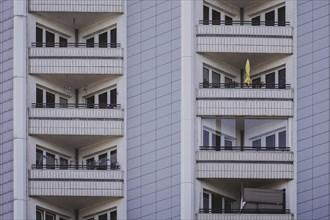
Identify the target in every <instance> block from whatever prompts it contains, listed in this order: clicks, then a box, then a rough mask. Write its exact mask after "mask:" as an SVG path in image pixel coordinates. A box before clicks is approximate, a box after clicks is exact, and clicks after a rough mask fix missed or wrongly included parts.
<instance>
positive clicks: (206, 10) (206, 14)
mask: <svg viewBox="0 0 330 220" xmlns="http://www.w3.org/2000/svg"><path fill="white" fill-rule="evenodd" d="M209 13H210V8H209V7H207V6H205V5H204V6H203V24H204V25H207V24H209Z"/></svg>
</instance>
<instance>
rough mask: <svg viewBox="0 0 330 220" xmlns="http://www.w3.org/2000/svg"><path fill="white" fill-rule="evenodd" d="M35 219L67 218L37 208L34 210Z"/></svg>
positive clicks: (52, 219)
mask: <svg viewBox="0 0 330 220" xmlns="http://www.w3.org/2000/svg"><path fill="white" fill-rule="evenodd" d="M36 219H37V220H56V219H59V220H66V219H67V218H65V217H63V216H61V215H58V214H55V213H53V212H51V211H46V210H43V209H41V208H37V210H36Z"/></svg>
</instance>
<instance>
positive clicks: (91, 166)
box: [86, 157, 95, 170]
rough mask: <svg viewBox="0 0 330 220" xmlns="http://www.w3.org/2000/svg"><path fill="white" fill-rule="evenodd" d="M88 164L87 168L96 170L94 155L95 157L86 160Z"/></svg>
mask: <svg viewBox="0 0 330 220" xmlns="http://www.w3.org/2000/svg"><path fill="white" fill-rule="evenodd" d="M86 165H87V169H88V170H94V168H95V160H94V157H93V158H89V159H87V160H86Z"/></svg>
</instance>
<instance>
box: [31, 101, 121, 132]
mask: <svg viewBox="0 0 330 220" xmlns="http://www.w3.org/2000/svg"><path fill="white" fill-rule="evenodd" d="M123 120H124V111H123V109H121V107H120V105H113V104H109V105H96V104H93V105H91V104H63V103H47V104H44V103H37V104H32V108H30V109H29V134H30V135H65V136H67V135H83V136H85V135H88V136H122V135H123V134H124V122H123Z"/></svg>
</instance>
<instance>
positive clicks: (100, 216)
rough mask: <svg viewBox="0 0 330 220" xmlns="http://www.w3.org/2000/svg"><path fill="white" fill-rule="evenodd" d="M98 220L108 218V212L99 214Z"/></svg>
mask: <svg viewBox="0 0 330 220" xmlns="http://www.w3.org/2000/svg"><path fill="white" fill-rule="evenodd" d="M99 220H108V214H107V213H105V214H102V215H99Z"/></svg>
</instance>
